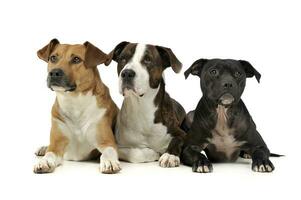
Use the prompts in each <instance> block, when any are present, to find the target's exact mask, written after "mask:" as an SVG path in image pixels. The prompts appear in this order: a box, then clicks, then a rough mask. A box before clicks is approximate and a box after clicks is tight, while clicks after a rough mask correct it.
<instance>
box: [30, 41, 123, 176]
mask: <svg viewBox="0 0 301 200" xmlns="http://www.w3.org/2000/svg"><path fill="white" fill-rule="evenodd" d="M37 54H38V57H39V58H40V59H42V60H44V61H45V62H47V63H48V78H47V84H48V87H49V88H50V89H51V90H53V91H55V92H56V100H55V103H54V105H53V107H52V126H51V132H50V144H49V146H48V148H47V149H46V152H44V150H45V148H42V149H40V151H39V152H38V153H37V154H38V155H41V154H45V155H44V156H43V157H42V158H41V159H40V160H39V161H38V163H37V164H36V165H35V166H34V172H35V173H48V172H53V171H54V169H55V168H56V167H57V166H59V165H60V164H61V163H62V161H63V159H66V160H74V161H82V160H88V159H92V158H95V157H96V155H97V156H99V155H100V154H99V152H100V153H101V156H100V171H101V172H103V173H116V172H118V171H119V170H120V165H119V161H118V153H117V147H116V143H115V139H114V135H113V131H112V128H113V126H114V124H115V122H116V117H117V113H118V108H117V106H116V105H115V103H114V102H113V101H112V99H111V97H110V93H109V89H108V88H107V87H106V86H105V85H104V84H103V83H102V81H101V79H100V76H99V72H98V70H97V67H96V66H97V65H99V64H102V63H104V62H105V61H106V59H107V55H106V54H105V53H103V52H102V51H101V50H99V49H98V48H97V47H95V46H93V45H92V44H91V43H89V42H85V43H84V44H77V45H69V44H60V43H59V41H58V40H57V39H53V40H51V41H50V43H49V44H48V45H46V46H45V47H43V48H42V49H41V50H39V51H38V53H37Z"/></svg>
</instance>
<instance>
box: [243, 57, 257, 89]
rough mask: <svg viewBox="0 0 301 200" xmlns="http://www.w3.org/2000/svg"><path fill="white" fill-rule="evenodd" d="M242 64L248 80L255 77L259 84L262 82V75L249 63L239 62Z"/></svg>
mask: <svg viewBox="0 0 301 200" xmlns="http://www.w3.org/2000/svg"><path fill="white" fill-rule="evenodd" d="M239 62H240V64H241V65H242V67H243V68H244V70H245V72H246V76H247V78H251V77H253V76H254V75H255V78H256V80H257V82H258V83H259V82H260V77H261V74H260V73H259V72H258V71H257V70H256V69H255V68H254V67H253V66H252V65H251V64H250V63H249V62H248V61H245V60H239Z"/></svg>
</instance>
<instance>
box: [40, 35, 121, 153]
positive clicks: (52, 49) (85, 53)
mask: <svg viewBox="0 0 301 200" xmlns="http://www.w3.org/2000/svg"><path fill="white" fill-rule="evenodd" d="M37 54H38V57H39V58H40V59H42V60H44V61H46V62H48V60H49V57H50V56H52V55H56V56H57V57H58V61H57V62H56V63H51V62H50V61H49V62H48V71H49V72H50V71H51V70H52V69H54V68H58V67H59V68H60V69H62V70H63V71H64V72H65V74H66V75H67V76H68V78H69V81H70V82H71V83H75V84H76V86H77V87H76V90H75V91H73V92H72V93H70V94H71V95H74V96H76V95H79V94H86V93H87V92H89V91H92V94H93V95H95V96H96V98H97V103H98V106H99V107H100V108H106V113H105V116H104V117H103V118H102V120H101V121H100V122H99V130H101V131H99V132H98V135H97V138H98V141H99V144H98V145H99V147H100V148H101V149H103V148H105V147H108V146H111V147H113V148H115V149H116V143H115V139H114V135H113V131H112V128H113V127H114V124H115V121H116V117H117V113H118V107H117V106H116V104H115V103H114V102H113V100H112V99H111V96H110V93H109V89H108V88H107V86H105V85H104V84H103V82H102V81H101V79H100V76H99V72H98V70H97V68H96V66H97V65H98V64H101V63H104V62H105V60H106V59H107V56H106V54H104V53H103V52H102V51H100V50H99V49H97V48H96V47H94V46H93V45H92V44H90V43H89V42H86V43H85V44H84V45H82V44H76V45H68V44H59V42H58V41H57V40H56V39H54V40H52V41H51V42H50V43H49V44H48V45H46V46H45V47H43V48H42V49H41V50H39V51H38V53H37ZM74 56H77V57H79V58H80V59H81V60H82V62H80V63H79V64H72V63H71V62H70V60H71V59H72V57H74ZM59 109H60V108H59V104H58V101H57V100H56V101H55V103H54V105H53V107H52V128H51V133H50V145H49V146H48V149H47V152H49V151H51V152H53V153H55V154H56V155H57V156H63V154H64V149H65V147H66V146H67V144H68V139H67V138H66V137H65V136H63V134H62V133H61V132H60V130H59V129H58V127H57V126H58V125H57V122H56V120H59V121H61V122H64V119H63V117H62V116H61V115H60V113H59ZM100 141H101V142H100Z"/></svg>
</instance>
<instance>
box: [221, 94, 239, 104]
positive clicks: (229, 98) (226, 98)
mask: <svg viewBox="0 0 301 200" xmlns="http://www.w3.org/2000/svg"><path fill="white" fill-rule="evenodd" d="M234 101H235V98H234V97H233V95H232V94H230V93H225V94H223V95H222V96H221V97H220V98H219V100H218V104H220V105H222V106H229V105H231V104H232V103H233V102H234Z"/></svg>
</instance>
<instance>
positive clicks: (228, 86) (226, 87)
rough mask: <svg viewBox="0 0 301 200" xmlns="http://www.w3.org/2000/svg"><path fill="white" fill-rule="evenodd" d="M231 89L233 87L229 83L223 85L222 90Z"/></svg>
mask: <svg viewBox="0 0 301 200" xmlns="http://www.w3.org/2000/svg"><path fill="white" fill-rule="evenodd" d="M232 87H233V84H232V83H231V82H226V83H224V88H225V89H228V88H232Z"/></svg>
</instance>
